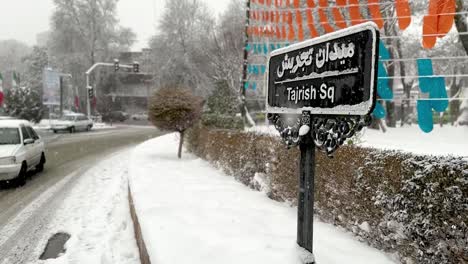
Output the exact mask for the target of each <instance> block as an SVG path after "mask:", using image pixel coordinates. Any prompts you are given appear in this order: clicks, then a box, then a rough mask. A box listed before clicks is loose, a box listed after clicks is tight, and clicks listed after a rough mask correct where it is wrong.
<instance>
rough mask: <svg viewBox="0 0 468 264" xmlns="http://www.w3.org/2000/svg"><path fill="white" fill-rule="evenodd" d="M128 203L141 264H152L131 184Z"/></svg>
mask: <svg viewBox="0 0 468 264" xmlns="http://www.w3.org/2000/svg"><path fill="white" fill-rule="evenodd" d="M128 203H129V205H130V215H131V217H132V221H133V230H135V239H136V242H137V246H138V252H139V253H140V263H141V264H151V260H150V257H149V255H148V250H147V248H146V245H145V240H144V239H143V234H142V233H141V226H140V222H139V221H138V216H137V214H136V211H135V204H134V203H133V197H132V192H131V191H130V184H129V185H128Z"/></svg>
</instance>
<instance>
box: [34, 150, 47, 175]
mask: <svg viewBox="0 0 468 264" xmlns="http://www.w3.org/2000/svg"><path fill="white" fill-rule="evenodd" d="M45 163H46V158H45V154H44V152H43V153H42V155H41V161H40V162H39V164H38V165H37V166H36V172H42V171H43V170H44V164H45Z"/></svg>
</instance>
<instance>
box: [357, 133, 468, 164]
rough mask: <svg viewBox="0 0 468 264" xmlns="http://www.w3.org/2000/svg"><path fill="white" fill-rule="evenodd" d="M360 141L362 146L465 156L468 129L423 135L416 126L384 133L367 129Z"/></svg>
mask: <svg viewBox="0 0 468 264" xmlns="http://www.w3.org/2000/svg"><path fill="white" fill-rule="evenodd" d="M362 141H363V142H362V144H360V145H361V146H363V147H372V148H378V149H389V150H402V151H405V152H412V153H416V154H423V155H444V156H446V155H453V156H463V157H468V126H456V127H455V126H444V127H435V128H434V130H433V131H432V132H431V133H424V132H422V131H421V130H420V129H419V127H418V126H405V127H399V128H388V131H387V132H386V133H383V132H381V131H379V130H374V129H366V130H365V132H364V135H363V137H362Z"/></svg>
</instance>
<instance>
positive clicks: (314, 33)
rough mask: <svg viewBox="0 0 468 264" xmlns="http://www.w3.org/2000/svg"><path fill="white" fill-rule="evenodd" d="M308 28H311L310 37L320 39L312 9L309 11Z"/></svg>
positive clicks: (307, 13) (307, 12)
mask: <svg viewBox="0 0 468 264" xmlns="http://www.w3.org/2000/svg"><path fill="white" fill-rule="evenodd" d="M306 15H307V26H308V27H309V32H310V37H311V38H315V37H318V35H319V34H318V32H317V29H316V28H315V26H314V17H313V16H312V9H307V11H306Z"/></svg>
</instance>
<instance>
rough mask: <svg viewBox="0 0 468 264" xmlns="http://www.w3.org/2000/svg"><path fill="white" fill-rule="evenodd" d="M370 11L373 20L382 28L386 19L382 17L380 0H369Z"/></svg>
mask: <svg viewBox="0 0 468 264" xmlns="http://www.w3.org/2000/svg"><path fill="white" fill-rule="evenodd" d="M368 3H369V5H368V7H369V12H370V14H371V17H372V20H374V22H375V23H376V24H377V26H378V27H379V28H382V27H383V25H384V21H383V18H382V13H381V12H380V3H379V0H368Z"/></svg>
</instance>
